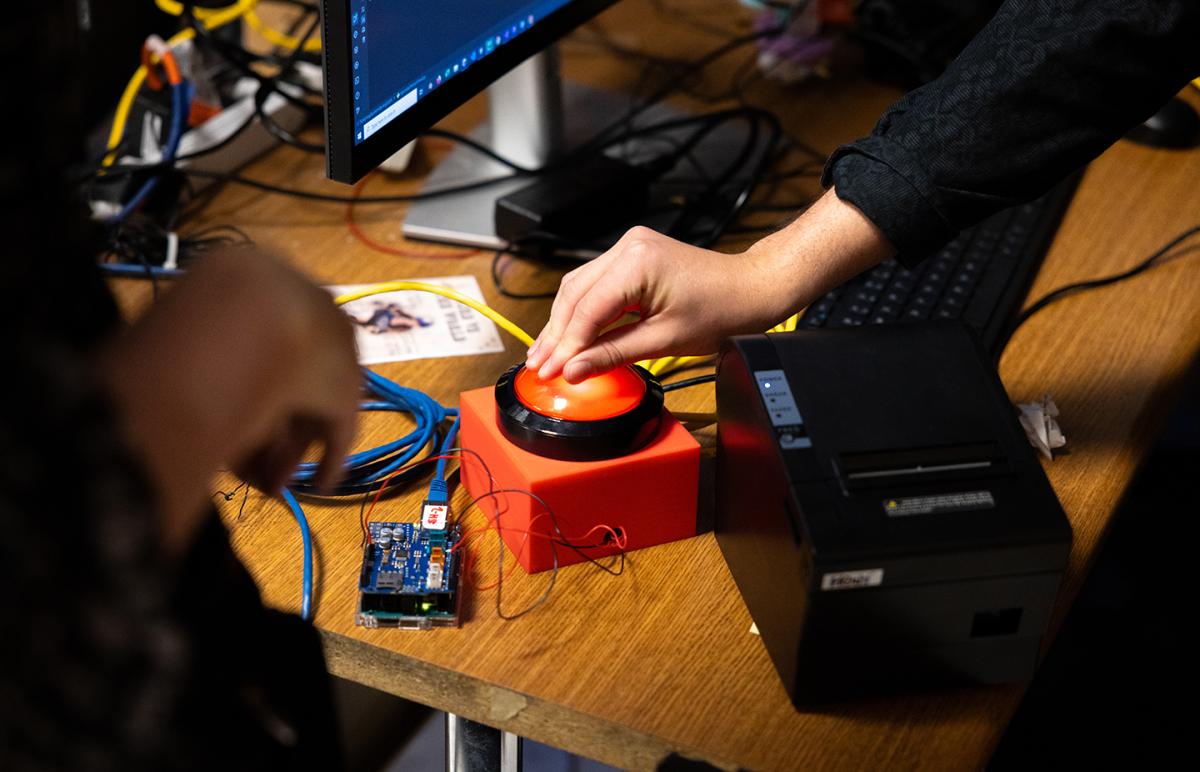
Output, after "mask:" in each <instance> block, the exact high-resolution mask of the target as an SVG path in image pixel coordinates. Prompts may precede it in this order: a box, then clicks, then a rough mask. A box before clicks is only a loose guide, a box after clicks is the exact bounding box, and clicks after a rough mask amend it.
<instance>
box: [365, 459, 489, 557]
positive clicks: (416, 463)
mask: <svg viewBox="0 0 1200 772" xmlns="http://www.w3.org/2000/svg"><path fill="white" fill-rule="evenodd" d="M463 455H464V454H462V453H442V454H439V455H436V456H427V457H425V458H423V459H421V460H420V461H414V462H412V463H411V464H408V465H407V466H402V467H400V468H399V469H397V470H395V471H393V472H392V473H391V474H389V475H388V476H387V477H385V478H383V483H382V484H381V485H380V486H379V490H377V491H375V498H373V499H371V506H369V507H368V508H367V510H366V512H364V513H363V520H362V526H363V530H364V531H366V532H367V542H368V543H370V541H371V529H370V528H368V527H367V526H368V524H369V523H370V522H371V513H372V512H374V511H375V505H376V504H378V503H379V499H380V497H382V496H383V489H384V488H386V487H388V483H390V482H391V481H392V478H393V477H395V476H396V475H398V474H401V473H403V472H407V471H408V470H410V469H413V468H414V467H418V466H421V465H422V464H428V463H430V462H431V461H438V460H440V459H443V458H444V459H447V460H450V461H453V460H454V459H456V458H457V459H458V463H459V466H461V465H462V460H463ZM467 458H469V459H471V460H472V461H474V462H475V463H477V464H479V465H480V466H481V467H482V468H483V473H484V474H486V475H487V476H488V477H489V478H490V479H491V481H492V483H493V484H495V482H496V478H495V477H492V475H491V472H490V471H489V470H488V468H487V466H486V465H484V463H483V462H482V461H481V460H479V459H478V458H475V456H473V455H467Z"/></svg>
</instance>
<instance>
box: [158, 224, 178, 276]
mask: <svg viewBox="0 0 1200 772" xmlns="http://www.w3.org/2000/svg"><path fill="white" fill-rule="evenodd" d="M162 267H163V270H165V271H174V270H175V269H177V268H178V267H179V234H178V233H176V232H175V231H171V232H169V233H168V234H167V257H166V259H165V260H163V266H162Z"/></svg>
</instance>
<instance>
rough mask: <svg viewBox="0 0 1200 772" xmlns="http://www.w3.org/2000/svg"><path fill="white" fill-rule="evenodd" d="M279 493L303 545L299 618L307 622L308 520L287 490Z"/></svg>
mask: <svg viewBox="0 0 1200 772" xmlns="http://www.w3.org/2000/svg"><path fill="white" fill-rule="evenodd" d="M280 493H281V494H282V496H283V500H284V501H285V502H286V503H287V505H288V508H289V509H291V510H292V515H293V516H294V517H295V518H296V524H297V525H299V526H300V541H301V542H302V543H303V545H304V569H303V577H302V578H301V580H300V618H301V619H303V620H305V621H306V622H307V621H310V620H311V619H312V598H313V557H312V534H311V533H310V532H309V528H308V518H306V517H305V516H304V510H303V509H301V508H300V502H298V501H296V497H295V496H294V495H293V494H292V492H291V491H289V490H288V489H287V488H281V489H280Z"/></svg>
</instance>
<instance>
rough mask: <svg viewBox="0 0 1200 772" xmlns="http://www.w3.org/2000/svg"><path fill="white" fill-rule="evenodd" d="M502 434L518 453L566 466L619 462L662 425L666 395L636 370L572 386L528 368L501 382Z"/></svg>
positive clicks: (520, 367) (498, 401)
mask: <svg viewBox="0 0 1200 772" xmlns="http://www.w3.org/2000/svg"><path fill="white" fill-rule="evenodd" d="M495 393H496V413H497V419H498V422H499V424H500V429H501V431H502V432H503V433H504V436H505V437H507V438H508V440H509V441H510V442H512V443H513V444H514V445H516V446H517V447H519V448H522V449H524V450H527V451H529V452H530V453H536V454H537V455H539V456H544V457H546V458H557V459H561V460H564V461H597V460H601V459H608V458H616V457H618V456H624V455H626V454H628V453H632V452H634V451H635V450H638V449H639V448H642V447H644V446H645V445H646V443H647V442H649V441H650V440H651V439H652V438H653V437H654V436H655V434H656V433H657V432H658V427H659V425H660V423H661V421H662V412H663V390H662V386H661V385H659V383H658V381H657V380H655V378H654V376H652V375H650V373H648V372H646V371H645V370H643V369H642V368H640V367H638V366H636V365H633V366H630V367H620V368H617V369H616V370H613V371H612V372H610V373H605V374H604V375H598V376H596V377H595V378H589V379H587V380H586V381H584V382H583V383H577V384H574V385H572V384H570V383H567V382H566V381H564V380H563V379H562V378H554V379H551V380H549V381H543V380H541V379H540V378H538V377H537V373H535V372H531V371H529V370H526V369H525V366H524V365H516V366H514V367H512V368H511V369H510V370H509V371H508V372H506V373H505V374H504V375H502V376H500V380H498V381H496V392H495Z"/></svg>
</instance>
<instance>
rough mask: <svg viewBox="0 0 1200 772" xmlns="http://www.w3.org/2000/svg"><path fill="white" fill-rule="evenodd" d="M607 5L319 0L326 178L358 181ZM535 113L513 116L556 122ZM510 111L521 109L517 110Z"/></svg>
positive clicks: (592, 1) (595, 1) (528, 0)
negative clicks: (322, 36) (320, 1)
mask: <svg viewBox="0 0 1200 772" xmlns="http://www.w3.org/2000/svg"><path fill="white" fill-rule="evenodd" d="M613 2H615V0H455V2H453V3H438V2H411V1H408V0H328V1H327V2H323V3H322V4H321V7H322V13H323V17H322V28H323V35H324V69H325V77H326V89H325V91H326V101H327V104H326V118H325V120H326V137H327V145H326V163H327V169H328V174H329V176H330V178H332V179H334V180H338V181H341V182H355V181H357V180H359V179H361V178H362V177H363V176H364V175H365V174H366V173H367V172H369V171H371V170H372V169H374V168H375V167H376V166H378V165H379V164H380V163H381V162H383V161H384V160H386V159H387V158H388V157H389V156H391V155H392V154H393V153H394V152H395V151H396V150H397V149H398V148H400V147H402V146H403V145H405V144H407V143H408V142H409V141H411V140H413V139H414V138H416V137H417V136H418V135H419V134H420V133H421V132H422V131H424V130H426V129H427V128H429V127H430V126H432V125H433V124H434V123H436V122H437V121H439V120H441V119H442V118H444V117H445V116H446V115H448V114H449V113H450V112H452V111H453V110H454V109H455V108H457V107H458V106H459V105H461V104H462V103H464V102H466V101H467V100H468V99H470V98H471V97H473V96H475V95H476V94H478V93H479V92H480V91H481V90H483V89H484V88H486V87H487V86H489V85H491V84H492V83H493V82H494V81H495V80H497V79H498V78H499V77H500V76H502V75H504V74H505V73H507V72H509V71H510V70H512V69H513V68H514V67H516V66H517V65H518V64H520V63H521V62H523V61H525V60H526V59H528V58H529V57H530V56H532V55H534V54H537V53H539V52H541V51H543V50H545V49H546V48H547V47H549V46H550V45H551V44H552V43H553V42H554V41H555V40H557V39H558V38H559V37H561V36H562V35H564V34H565V33H567V32H569V31H570V30H571V29H573V28H574V27H576V26H578V25H579V24H581V23H582V22H584V21H586V20H587V19H589V18H591V17H592V16H594V15H595V14H596V13H598V12H599V11H601V10H603V9H604V8H606V7H607V6H609V5H611V4H612V3H613ZM552 75H553V74H552ZM550 98H553V97H552V96H551V97H550ZM502 104H503V103H502ZM539 107H540V108H541V109H539V110H538V111H537V112H535V113H534V114H533V115H532V116H531V115H530V114H528V113H524V114H522V115H520V116H519V117H520V119H521V120H522V121H524V122H528V121H530V120H540V121H543V122H553V121H555V120H557V118H556V117H555V116H553V115H548V114H547V113H553V112H554V111H555V107H554V106H553V105H552V104H551V105H545V104H543V105H540V106H539ZM509 109H511V110H513V111H514V113H515V112H516V111H517V110H520V108H519V107H518V106H515V105H514V106H510V108H509ZM514 117H516V115H515V114H514ZM545 152H553V148H547V149H546V151H545ZM525 160H531V159H528V158H527V159H525Z"/></svg>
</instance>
